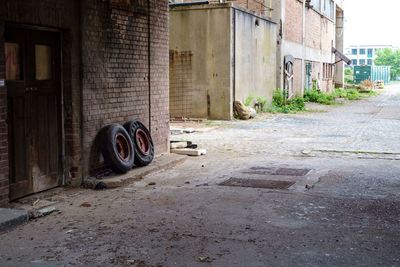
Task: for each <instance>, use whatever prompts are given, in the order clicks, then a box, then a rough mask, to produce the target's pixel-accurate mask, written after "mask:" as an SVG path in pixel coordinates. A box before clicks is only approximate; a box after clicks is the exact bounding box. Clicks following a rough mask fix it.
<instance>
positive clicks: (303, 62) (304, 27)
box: [301, 0, 306, 96]
mask: <svg viewBox="0 0 400 267" xmlns="http://www.w3.org/2000/svg"><path fill="white" fill-rule="evenodd" d="M302 32H303V52H302V56H301V96H303V95H304V69H305V61H304V58H305V57H306V0H303V31H302Z"/></svg>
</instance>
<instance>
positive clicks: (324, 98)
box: [304, 90, 335, 105]
mask: <svg viewBox="0 0 400 267" xmlns="http://www.w3.org/2000/svg"><path fill="white" fill-rule="evenodd" d="M304 101H305V102H315V103H319V104H325V105H333V104H335V97H334V95H331V94H326V93H324V92H321V91H317V90H308V91H305V93H304Z"/></svg>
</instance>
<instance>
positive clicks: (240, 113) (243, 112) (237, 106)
mask: <svg viewBox="0 0 400 267" xmlns="http://www.w3.org/2000/svg"><path fill="white" fill-rule="evenodd" d="M233 110H234V112H235V114H236V115H237V117H238V118H239V119H241V120H248V119H250V117H251V115H250V114H251V111H250V108H248V107H246V106H245V105H244V104H243V102H242V101H240V100H236V101H235V102H234V103H233Z"/></svg>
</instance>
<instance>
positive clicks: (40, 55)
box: [35, 45, 52, 81]
mask: <svg viewBox="0 0 400 267" xmlns="http://www.w3.org/2000/svg"><path fill="white" fill-rule="evenodd" d="M35 65H36V80H38V81H43V80H51V67H52V57H51V47H50V46H47V45H35Z"/></svg>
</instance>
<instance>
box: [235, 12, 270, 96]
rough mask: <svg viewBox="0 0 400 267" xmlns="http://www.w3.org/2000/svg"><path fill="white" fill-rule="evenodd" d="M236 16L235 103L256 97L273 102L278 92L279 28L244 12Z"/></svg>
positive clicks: (236, 13) (237, 13)
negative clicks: (277, 56) (277, 57)
mask: <svg viewBox="0 0 400 267" xmlns="http://www.w3.org/2000/svg"><path fill="white" fill-rule="evenodd" d="M233 12H234V13H235V36H236V38H235V51H236V52H235V100H241V101H244V100H245V99H246V98H247V97H249V96H250V94H253V95H254V96H256V97H261V96H263V97H265V98H266V99H267V100H268V101H271V100H272V95H273V91H274V89H275V88H276V47H277V46H276V39H277V33H276V30H277V29H276V28H277V27H276V24H275V23H272V22H270V21H268V20H264V19H261V18H259V17H256V16H251V15H249V14H247V13H246V12H243V11H242V10H237V9H234V11H233ZM256 23H257V24H258V25H257V24H256Z"/></svg>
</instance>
